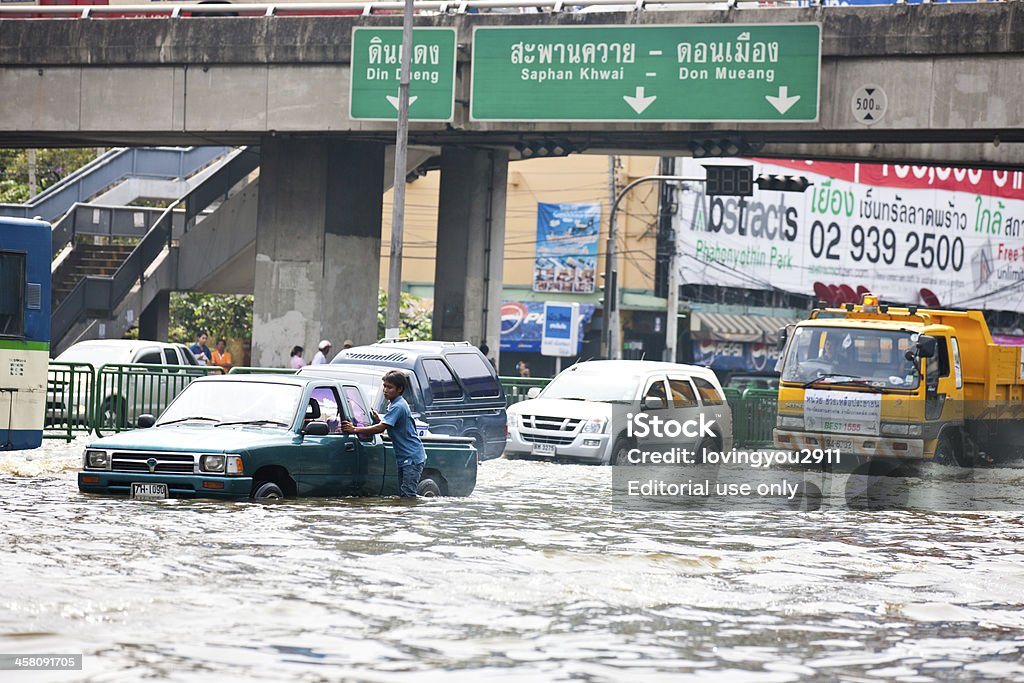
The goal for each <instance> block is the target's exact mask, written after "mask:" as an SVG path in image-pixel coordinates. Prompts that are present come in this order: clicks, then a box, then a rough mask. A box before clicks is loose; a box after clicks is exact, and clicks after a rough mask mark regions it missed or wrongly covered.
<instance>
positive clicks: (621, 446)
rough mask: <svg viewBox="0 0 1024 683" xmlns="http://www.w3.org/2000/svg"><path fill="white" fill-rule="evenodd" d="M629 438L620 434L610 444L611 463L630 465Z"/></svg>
mask: <svg viewBox="0 0 1024 683" xmlns="http://www.w3.org/2000/svg"><path fill="white" fill-rule="evenodd" d="M628 453H629V439H627V438H625V437H622V436H620V437H619V438H617V439H615V444H614V445H613V446H612V456H611V461H610V463H609V464H611V465H632V464H633V463H631V462H630V461H629V456H628Z"/></svg>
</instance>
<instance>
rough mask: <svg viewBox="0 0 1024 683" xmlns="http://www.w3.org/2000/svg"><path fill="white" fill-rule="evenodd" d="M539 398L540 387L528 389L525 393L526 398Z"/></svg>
mask: <svg viewBox="0 0 1024 683" xmlns="http://www.w3.org/2000/svg"><path fill="white" fill-rule="evenodd" d="M538 396H540V387H530V389H529V391H527V392H526V398H537V397H538Z"/></svg>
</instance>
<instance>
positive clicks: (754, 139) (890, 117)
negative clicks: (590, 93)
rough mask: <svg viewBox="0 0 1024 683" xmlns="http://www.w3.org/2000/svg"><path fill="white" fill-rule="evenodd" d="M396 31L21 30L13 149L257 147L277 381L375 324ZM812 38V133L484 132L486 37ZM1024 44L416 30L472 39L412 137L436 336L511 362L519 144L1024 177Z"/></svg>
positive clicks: (323, 24) (994, 28)
mask: <svg viewBox="0 0 1024 683" xmlns="http://www.w3.org/2000/svg"><path fill="white" fill-rule="evenodd" d="M121 9H122V10H124V8H121ZM235 9H241V8H238V7H236V8H235ZM0 16H4V15H3V14H0ZM399 22H400V18H399V17H394V16H368V17H341V16H317V17H302V16H288V17H283V16H282V17H278V16H265V17H232V18H225V17H189V18H185V17H179V18H170V19H168V18H162V19H118V20H96V19H78V20H71V21H57V20H13V19H12V20H2V21H0V65H2V66H0V87H2V88H3V91H4V92H5V93H8V97H6V98H5V100H4V103H3V104H2V105H0V114H2V115H0V145H2V146H7V147H12V146H62V145H63V146H66V145H89V146H96V145H115V144H116V145H142V144H146V145H153V144H190V145H201V144H217V145H224V144H228V145H237V144H259V145H260V148H261V179H260V192H259V197H258V204H257V209H256V222H257V230H256V242H255V260H256V263H255V280H256V284H255V291H256V301H257V303H256V310H255V316H254V321H255V325H254V361H255V362H257V363H260V364H278V363H281V362H282V361H283V360H284V357H283V354H284V353H285V352H286V351H287V349H288V348H289V347H290V346H291V344H292V343H294V341H295V339H294V335H295V330H300V329H308V328H309V327H310V324H311V323H314V321H315V323H314V324H316V325H318V326H319V330H320V331H321V333H322V334H321V335H320V336H326V337H331V338H345V337H353V338H354V337H356V336H360V337H362V336H365V335H366V332H367V330H368V329H369V327H371V325H370V323H369V321H373V320H375V312H376V283H377V281H378V269H379V264H378V259H379V253H380V220H381V216H380V197H381V194H382V193H383V191H384V186H383V175H384V173H383V170H384V150H385V146H386V145H387V144H389V143H391V142H393V139H394V133H393V129H394V124H393V123H390V122H386V121H367V120H354V119H352V118H350V117H349V113H348V112H349V101H348V100H349V90H348V88H349V81H350V75H351V67H350V59H351V56H352V45H351V36H352V28H353V27H354V26H396V25H398V23H399ZM807 22H818V23H820V24H821V26H822V43H821V45H822V53H821V71H820V109H819V114H818V117H817V120H815V121H803V122H788V121H779V122H770V123H743V124H738V123H728V122H723V123H700V122H697V123H694V122H689V123H687V122H675V123H664V122H662V123H655V122H632V121H630V122H621V121H620V122H616V123H601V122H589V123H582V122H556V121H548V122H543V123H538V122H532V121H526V122H500V121H474V120H471V119H470V116H469V109H468V105H469V95H470V76H471V74H470V68H469V59H470V54H471V51H472V41H473V36H474V34H473V29H474V27H482V26H507V25H518V26H588V25H593V26H597V25H622V26H626V25H629V26H649V25H650V26H653V25H682V24H697V25H702V24H708V25H712V24H740V25H756V24H774V23H807ZM1022 25H1024V10H1022V4H1021V3H1019V2H1009V3H998V4H988V3H985V4H970V5H966V4H953V5H898V6H887V7H860V8H847V7H843V8H838V7H826V8H822V7H818V8H807V9H770V10H756V11H735V10H733V11H704V10H688V11H658V12H629V13H587V14H582V13H577V14H573V13H542V14H514V15H509V14H473V15H468V14H447V13H442V14H436V15H430V16H420V17H418V18H417V26H418V27H423V26H434V27H452V28H454V29H455V30H456V35H457V45H458V50H457V66H456V72H455V86H454V87H455V101H456V107H455V112H454V116H453V118H452V120H451V121H450V122H440V123H427V122H414V123H413V124H412V126H411V131H410V142H411V143H412V144H417V145H430V146H437V147H440V148H441V149H442V152H441V172H442V186H441V197H440V202H441V206H440V215H439V221H438V223H439V229H438V253H439V254H440V255H441V256H439V258H438V263H437V269H436V274H435V281H436V283H437V287H436V298H435V311H434V313H435V315H434V320H435V333H436V334H437V336H438V337H439V338H460V339H463V338H464V339H469V340H471V341H473V342H474V343H480V342H482V341H484V340H486V341H487V342H488V344H489V345H490V346H491V347H492V348H497V346H498V335H499V325H500V320H499V317H498V315H497V311H499V310H500V305H499V303H500V283H501V281H502V272H501V263H502V258H501V254H500V253H499V252H498V251H497V250H493V249H491V245H494V244H502V243H503V235H504V224H503V215H504V192H505V190H504V187H505V178H506V174H507V162H508V159H509V157H510V156H511V157H512V158H516V155H517V154H519V151H518V150H519V147H517V145H522V143H529V142H533V141H549V140H553V139H557V140H559V141H564V142H566V143H568V144H569V145H570V146H571V148H574V149H577V150H584V151H589V152H595V153H605V152H610V151H615V152H644V151H647V152H650V153H657V154H677V153H686V152H687V150H689V149H690V148H691V146H692V145H695V144H702V142H703V141H704V140H707V139H715V140H721V139H728V140H733V141H737V142H739V143H743V144H747V145H750V146H752V147H753V149H756V150H759V151H758V152H757V153H758V154H760V155H762V156H791V157H792V156H804V157H829V158H845V159H855V158H869V159H874V160H878V159H892V160H899V161H930V162H937V163H955V164H956V165H958V166H962V165H995V166H1001V167H1017V168H1020V167H1022V166H1024V154H1022V153H1021V151H1022V147H1021V143H1022V142H1024V99H1022V98H1020V97H1019V93H1020V92H1021V90H1022V89H1024V31H1022V30H1021V28H1022ZM869 85H870V86H873V87H878V88H881V89H882V90H884V92H885V93H886V94H887V108H886V111H885V113H884V116H882V117H881V118H880V119H879V120H877V121H876V122H873V123H872V125H865V124H864V123H859V122H858V120H857V119H856V117H855V115H854V111H853V108H852V102H853V100H854V99H855V97H856V95H857V92H858V91H859V90H860V89H861V88H863V87H865V86H869ZM12 94H14V95H16V96H11V95H12ZM637 94H638V97H639V96H640V95H641V93H640V92H638V93H637ZM17 95H20V97H19V96H17ZM780 96H784V95H782V93H780ZM491 283H496V284H498V285H499V286H491ZM364 328H366V329H364ZM356 330H358V332H356ZM371 334H372V332H371Z"/></svg>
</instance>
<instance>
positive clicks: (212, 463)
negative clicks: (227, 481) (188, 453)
mask: <svg viewBox="0 0 1024 683" xmlns="http://www.w3.org/2000/svg"><path fill="white" fill-rule="evenodd" d="M226 460H227V459H226V458H225V457H224V456H223V455H204V456H202V457H201V458H199V469H200V470H202V471H203V472H218V473H223V472H224V467H225V463H226Z"/></svg>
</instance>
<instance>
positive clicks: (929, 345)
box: [917, 334, 937, 358]
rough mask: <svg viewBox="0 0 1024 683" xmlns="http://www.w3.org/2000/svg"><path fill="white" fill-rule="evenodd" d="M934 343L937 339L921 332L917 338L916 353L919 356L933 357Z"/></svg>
mask: <svg viewBox="0 0 1024 683" xmlns="http://www.w3.org/2000/svg"><path fill="white" fill-rule="evenodd" d="M936 343H937V341H936V339H935V337H929V336H928V335H925V334H922V335H921V336H920V337H919V338H918V340H917V354H918V355H919V356H920V357H921V358H934V357H935V351H936V348H935V345H936Z"/></svg>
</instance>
